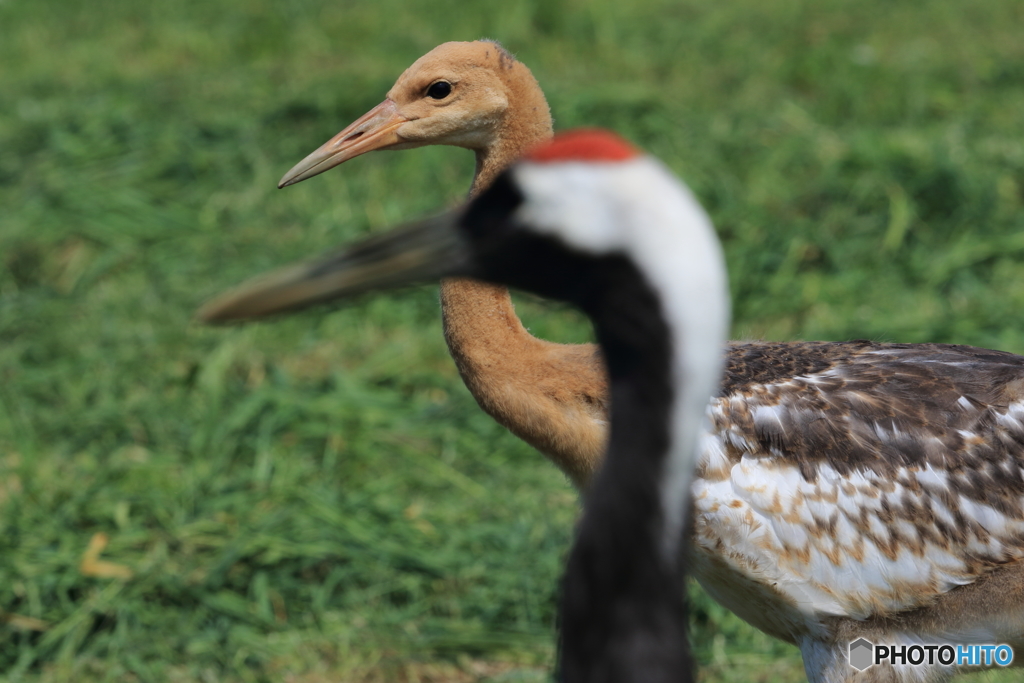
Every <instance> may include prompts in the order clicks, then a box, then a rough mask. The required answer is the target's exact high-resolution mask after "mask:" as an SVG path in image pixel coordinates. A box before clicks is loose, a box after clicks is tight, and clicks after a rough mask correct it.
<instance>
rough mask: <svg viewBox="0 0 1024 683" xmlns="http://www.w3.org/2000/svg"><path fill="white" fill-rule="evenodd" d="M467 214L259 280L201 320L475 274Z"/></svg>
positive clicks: (206, 309)
mask: <svg viewBox="0 0 1024 683" xmlns="http://www.w3.org/2000/svg"><path fill="white" fill-rule="evenodd" d="M461 215H462V214H461V211H450V212H448V213H444V214H441V215H440V216H435V217H434V218H428V219H427V220H424V221H418V222H415V223H410V224H407V225H405V226H402V227H399V228H396V229H395V230H392V231H391V232H387V233H384V234H382V235H375V236H373V237H370V238H367V239H365V240H362V241H360V242H357V243H355V244H353V245H351V246H349V247H345V248H342V249H340V250H339V251H336V252H334V253H332V254H327V255H325V256H322V257H320V258H318V259H315V260H313V261H307V262H304V263H299V264H293V265H291V266H286V267H284V268H281V269H280V270H276V271H274V272H271V273H269V274H266V275H262V276H258V277H256V278H253V279H252V280H249V281H248V282H245V283H243V284H241V285H239V286H238V287H236V288H234V289H232V290H230V291H227V292H225V293H223V294H221V295H219V296H218V297H216V298H215V299H213V300H212V301H210V302H209V303H207V304H206V305H205V306H203V307H202V308H201V309H200V310H199V311H198V312H197V314H196V317H197V318H198V319H199V320H201V321H203V322H206V323H226V322H231V321H236V320H251V319H254V318H262V317H265V316H268V315H272V314H274V313H283V312H286V311H295V310H299V309H302V308H306V307H308V306H312V305H314V304H318V303H324V302H327V301H332V300H334V299H340V298H344V297H349V296H353V295H356V294H361V293H364V292H368V291H372V290H377V289H391V288H394V287H401V286H403V285H410V284H416V283H419V282H428V281H435V280H438V279H440V278H442V277H446V276H450V275H472V274H473V272H472V268H471V260H470V253H469V249H468V248H467V246H466V244H465V242H464V240H463V238H462V237H461V236H460V234H459V232H458V227H457V226H458V221H459V217H460V216H461Z"/></svg>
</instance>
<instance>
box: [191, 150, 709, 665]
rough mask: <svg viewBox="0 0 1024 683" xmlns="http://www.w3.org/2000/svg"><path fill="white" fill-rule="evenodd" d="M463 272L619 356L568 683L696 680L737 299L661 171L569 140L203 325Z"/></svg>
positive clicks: (566, 631) (611, 364)
mask: <svg viewBox="0 0 1024 683" xmlns="http://www.w3.org/2000/svg"><path fill="white" fill-rule="evenodd" d="M451 275H460V276H473V277H478V278H484V279H487V280H489V281H492V282H497V283H502V284H506V285H512V286H515V287H519V288H522V289H525V290H528V291H532V292H535V293H537V294H540V295H542V296H548V297H553V298H558V299H564V300H566V301H568V302H571V303H573V304H575V305H577V306H579V307H580V308H581V309H582V310H583V311H584V312H585V313H586V314H587V315H588V316H589V317H590V318H591V320H592V321H593V323H594V329H595V333H596V335H597V338H598V340H599V341H600V344H601V347H602V349H603V350H604V353H605V358H606V359H607V361H608V372H609V377H610V382H611V394H612V399H613V405H614V410H613V411H612V415H611V439H610V442H609V446H608V452H607V458H606V460H605V464H604V466H603V468H602V469H601V472H600V473H599V474H598V475H597V476H596V478H595V481H594V482H593V484H592V486H591V487H590V489H589V491H588V492H587V494H586V505H585V512H584V517H583V521H582V523H581V524H580V527H579V531H578V534H577V538H576V542H575V545H574V547H573V550H572V551H571V553H570V557H569V563H568V568H567V572H566V577H565V581H564V586H563V591H562V602H561V628H562V631H561V647H560V658H559V678H560V680H562V681H565V682H566V683H633V682H635V683H680V682H683V681H690V680H692V677H691V671H690V668H691V667H690V660H689V655H688V650H687V645H686V611H685V605H684V604H683V601H682V593H681V592H680V591H679V590H678V586H679V584H678V581H679V577H680V576H681V575H682V568H681V566H680V562H679V559H680V556H681V555H682V545H683V541H684V540H685V539H684V533H683V528H682V524H681V523H680V520H681V519H682V518H683V516H684V511H685V506H686V505H687V494H688V489H689V485H690V482H691V480H692V477H693V467H694V463H695V456H696V451H697V440H698V438H699V436H700V434H701V421H702V420H703V417H704V412H705V407H706V406H707V403H708V401H709V400H710V398H711V396H712V395H713V393H714V392H715V390H716V388H717V385H718V380H719V377H720V372H721V358H720V357H721V350H722V347H723V345H724V343H725V332H726V327H727V324H728V295H727V293H726V279H725V271H724V266H723V263H722V255H721V251H720V248H719V246H718V242H717V240H716V238H715V234H714V230H713V229H712V227H711V224H710V221H709V220H708V219H707V217H706V216H705V214H704V212H703V211H702V210H701V208H700V206H699V205H698V204H697V202H696V201H695V200H694V199H693V197H692V195H691V194H690V193H689V192H688V191H687V190H686V188H685V187H683V186H682V185H681V184H680V183H679V182H678V181H677V180H675V178H673V176H672V174H671V173H669V172H668V171H667V169H665V168H664V167H663V166H662V165H661V164H659V163H658V162H656V161H655V160H653V159H651V158H649V157H643V156H639V155H638V154H637V153H636V152H635V151H634V150H633V148H631V147H630V146H629V145H627V144H626V143H625V142H623V141H622V140H621V139H619V138H617V137H615V136H613V135H611V134H609V133H605V132H599V131H580V132H576V133H572V134H566V135H563V136H560V137H557V138H555V140H554V141H553V142H551V143H549V144H547V145H546V146H543V147H541V148H539V149H537V150H536V151H534V152H532V153H531V154H530V155H529V156H528V157H527V159H526V160H525V161H524V162H523V163H521V164H519V165H517V166H515V167H514V168H512V169H511V170H510V171H508V172H506V173H504V174H502V175H501V176H499V177H498V178H497V180H496V181H495V182H494V183H493V185H492V186H491V187H490V188H489V189H487V190H485V191H483V192H482V193H481V194H480V195H479V196H478V197H477V199H476V200H474V201H473V202H472V203H471V204H470V205H469V206H468V207H467V209H466V210H465V211H456V212H453V213H449V214H445V215H442V216H440V217H438V218H434V219H431V220H427V221H424V222H421V223H417V224H413V225H411V226H410V227H407V228H405V229H404V230H399V231H395V232H392V233H389V234H386V235H382V236H379V237H373V238H370V239H368V240H365V241H363V242H362V243H360V244H356V245H355V246H352V247H350V248H348V249H344V250H342V251H340V252H338V253H336V254H334V255H332V256H329V257H327V258H324V259H321V260H319V261H316V262H313V263H309V264H303V265H299V266H294V267H291V268H287V269H285V270H282V271H279V272H278V273H276V274H272V275H271V276H269V277H268V278H264V279H261V280H259V281H257V282H255V283H253V284H251V285H247V286H243V288H242V289H241V290H239V291H236V292H234V293H230V294H228V295H227V296H226V297H224V298H221V299H219V300H217V301H214V302H212V303H211V304H210V305H208V306H207V307H206V308H205V309H204V311H203V312H202V314H201V315H202V317H204V318H205V319H207V320H223V319H230V318H237V317H252V316H258V315H262V314H264V313H267V312H270V311H275V310H285V309H289V308H294V307H300V306H304V305H308V304H309V303H311V302H314V301H320V300H328V299H332V298H337V297H339V296H343V295H346V294H351V293H355V292H361V291H366V290H368V289H376V288H381V287H392V286H397V285H401V284H404V283H406V282H413V281H423V280H430V279H436V278H439V277H442V276H451Z"/></svg>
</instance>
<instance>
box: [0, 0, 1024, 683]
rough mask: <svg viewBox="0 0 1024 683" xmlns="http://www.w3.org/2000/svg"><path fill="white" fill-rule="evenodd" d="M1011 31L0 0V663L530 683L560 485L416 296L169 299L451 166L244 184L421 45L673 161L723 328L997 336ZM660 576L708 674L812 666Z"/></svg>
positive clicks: (878, 3) (382, 168)
mask: <svg viewBox="0 0 1024 683" xmlns="http://www.w3.org/2000/svg"><path fill="white" fill-rule="evenodd" d="M1022 30H1024V5H1022V4H1021V3H1020V2H1018V0H985V2H972V3H965V2H962V1H961V0H917V1H914V2H902V3H891V2H888V1H886V0H861V1H860V2H852V1H847V0H828V1H817V2H811V1H810V0H804V1H796V0H781V1H779V2H770V3H766V2H762V1H760V0H732V1H731V2H718V1H712V0H672V1H668V0H638V1H636V2H632V3H620V2H613V1H611V0H596V1H592V2H584V1H583V0H567V1H566V2H562V3H554V2H546V1H542V0H535V1H532V2H530V1H527V2H518V3H502V4H499V3H483V2H479V3H469V2H466V1H465V0H459V1H456V0H438V1H436V2H432V3H413V2H407V1H403V0H377V1H376V2H372V3H370V2H366V3H357V2H351V1H348V2H346V1H338V0H335V1H334V2H323V1H321V0H274V1H271V0H245V1H242V0H206V1H204V2H198V1H195V0H183V1H182V2H177V3H138V2H130V1H129V0H94V2H90V3H68V2H60V1H58V0H32V2H27V1H26V0H0V677H2V679H3V680H6V681H26V682H29V681H31V682H40V683H42V682H51V681H71V680H74V681H126V682H127V681H201V682H203V683H209V682H212V681H231V682H234V681H239V682H245V683H248V682H255V681H289V682H295V683H300V682H301V683H313V682H318V681H338V680H343V681H384V680H397V681H476V680H488V681H499V680H500V681H541V680H546V677H547V673H546V671H547V668H548V667H549V666H550V663H551V660H552V636H553V630H552V622H553V614H554V601H553V598H554V590H555V585H556V581H557V578H558V576H559V571H560V562H561V558H562V557H563V555H564V553H565V551H566V549H567V544H568V542H569V538H570V530H571V525H572V522H573V519H574V518H575V516H576V514H577V510H578V509H577V503H576V497H575V494H574V493H573V491H572V490H571V489H570V487H569V486H568V485H567V484H566V482H565V481H564V480H563V478H562V477H561V476H560V475H559V474H558V473H557V472H556V471H555V470H554V469H553V468H552V467H551V466H549V465H547V464H546V463H545V462H544V461H542V459H541V458H540V457H539V456H538V455H537V454H536V453H534V452H533V451H531V449H529V448H528V447H526V446H525V445H523V444H522V443H520V442H518V441H517V440H516V439H514V438H512V437H511V436H509V435H508V434H507V433H505V432H504V431H503V430H502V429H501V428H499V427H498V426H497V425H495V424H494V423H493V422H492V421H491V420H490V419H489V418H487V417H486V416H484V415H483V414H482V413H481V412H480V411H479V410H478V409H477V407H476V406H475V404H474V403H473V401H472V399H471V398H470V397H469V396H468V394H467V392H466V390H465V389H464V388H463V386H462V383H461V382H460V381H459V379H458V376H457V374H456V372H455V370H454V368H453V366H452V363H451V361H450V360H449V359H448V357H447V354H446V352H445V348H444V344H443V341H442V338H441V332H440V322H439V314H438V306H437V301H436V296H437V295H436V291H435V290H434V289H430V288H428V289H422V290H416V291H409V292H406V293H403V294H400V295H396V296H390V297H378V298H369V299H366V300H363V301H362V302H359V303H358V304H357V305H354V306H351V307H349V308H347V309H345V310H340V311H337V312H333V313H330V314H328V315H324V314H323V313H322V312H320V313H310V314H305V315H302V316H299V317H297V318H294V319H288V320H281V321H276V322H273V323H270V324H262V325H255V326H250V327H242V328H234V329H204V328H201V327H198V326H196V325H194V324H193V323H191V322H190V316H191V314H192V312H193V310H194V309H195V307H196V306H197V305H198V304H200V303H201V302H202V301H203V300H204V298H206V297H208V296H210V295H212V294H213V293H215V292H217V291H218V290H220V289H222V288H223V287H225V286H227V285H230V284H233V283H235V282H236V281H238V280H240V279H242V278H244V277H246V276H248V275H251V274H253V273H255V272H257V271H260V270H263V269H266V268H268V267H272V266H274V265H277V264H280V263H282V262H284V261H285V260H287V259H290V258H293V257H299V256H303V255H306V254H310V253H315V252H317V251H319V250H322V249H324V248H326V247H328V246H331V245H333V244H335V243H337V242H339V241H341V240H344V239H347V238H351V237H353V236H355V235H358V234H362V233H364V232H367V231H371V230H375V229H379V228H382V227H384V226H386V225H388V224H390V223H393V222H396V221H398V220H401V219H403V218H408V217H412V216H418V215H421V214H423V213H426V212H430V211H435V210H437V209H439V208H442V207H444V206H447V205H450V204H452V203H454V202H456V201H458V200H459V199H460V198H461V197H462V196H464V193H465V191H466V189H467V187H468V185H469V181H470V177H471V173H472V167H473V164H472V161H471V155H470V153H468V152H466V151H464V150H457V149H441V148H437V149H434V148H430V149H423V150H416V151H411V152H402V153H394V154H377V155H370V156H368V157H364V158H360V159H357V160H355V161H352V162H349V163H348V164H346V165H344V166H342V167H341V168H339V169H337V170H335V171H331V172H330V173H329V174H327V175H325V176H324V177H321V178H316V179H314V180H311V181H308V182H305V183H302V184H301V185H299V186H296V187H294V188H289V189H288V190H287V191H283V192H278V191H277V190H276V189H275V183H276V181H277V179H278V178H279V177H280V175H281V174H282V173H283V172H284V171H285V170H287V169H288V168H290V167H291V166H292V164H294V163H295V162H296V161H298V160H299V159H301V158H302V157H303V156H305V155H306V154H307V153H308V152H310V151H312V150H313V149H314V148H315V147H317V146H319V145H320V144H321V143H322V142H323V141H325V140H326V139H327V138H328V137H330V136H331V135H333V134H334V133H335V132H337V131H338V130H340V129H341V128H342V127H343V126H344V125H346V124H347V123H348V122H350V121H351V120H352V119H354V118H355V117H357V116H358V115H360V114H362V113H363V112H364V111H366V110H367V109H369V108H370V107H371V106H373V105H375V104H377V103H378V102H379V101H380V100H381V99H382V98H383V96H384V94H385V92H386V91H387V89H388V88H389V86H390V85H391V83H392V82H393V81H394V79H395V78H396V77H397V76H398V74H399V73H401V71H402V70H403V69H404V68H405V67H406V66H408V65H409V64H410V63H411V62H412V61H413V60H414V59H416V58H417V57H419V56H420V55H421V54H423V53H424V52H426V51H428V50H429V49H431V48H432V47H434V46H435V45H436V44H438V43H440V42H443V41H446V40H472V39H476V38H479V37H483V36H487V37H492V38H496V39H499V40H501V41H503V42H504V44H505V45H506V46H507V47H508V48H509V49H510V50H512V51H513V52H515V53H516V54H517V55H518V56H519V58H520V59H522V60H523V61H524V62H526V63H527V64H528V65H529V66H530V67H531V69H532V70H533V72H534V74H535V75H536V76H537V77H538V79H539V80H540V83H541V85H542V86H543V87H544V88H545V90H546V92H547V93H548V96H549V99H550V102H551V105H552V109H553V112H554V115H555V118H556V124H557V126H558V127H560V128H565V127H569V126H574V125H580V124H587V125H601V126H608V127H611V128H614V129H616V130H618V131H620V132H621V133H622V134H624V135H625V136H627V137H628V138H630V139H632V140H634V141H636V142H637V143H638V144H640V145H641V146H643V147H644V148H646V149H648V150H650V151H651V152H653V153H655V154H656V155H658V156H659V157H661V158H662V159H664V160H665V161H666V162H667V163H668V164H669V165H670V166H672V167H673V168H674V169H676V170H677V171H678V172H679V173H680V174H681V175H682V176H683V177H684V178H686V179H687V181H688V182H689V183H690V184H691V185H692V187H693V188H694V190H695V191H696V193H697V194H698V195H699V196H700V198H701V199H702V201H703V202H704V204H705V206H706V207H707V208H708V210H709V211H710V213H711V214H712V217H713V218H714V220H715V223H716V225H717V226H718V229H719V231H720V234H721V236H722V238H723V240H724V242H725V247H726V251H727V254H728V260H729V266H730V269H731V275H730V277H731V283H732V291H733V295H734V298H735V324H734V333H735V336H737V337H743V338H764V339H798V338H803V339H849V338H863V337H869V338H872V339H881V340H895V341H903V342H916V341H937V342H956V343H965V344H975V345H979V346H986V347H992V348H998V349H1005V350H1008V351H1014V352H1017V353H1022V352H1024V316H1022V315H1021V313H1022V311H1024V211H1022V209H1024V207H1022V204H1024V115H1022V113H1024V40H1022V39H1021V35H1022ZM519 306H520V311H521V312H522V314H523V316H524V318H525V320H526V322H527V324H528V325H529V326H530V327H531V328H532V330H533V331H534V332H535V333H537V334H539V335H541V336H544V337H547V338H551V339H555V340H559V341H580V340H584V339H586V338H587V336H588V331H587V327H586V324H585V323H584V321H582V320H581V318H580V317H579V316H578V315H576V314H575V313H573V312H571V311H568V310H565V309H562V308H559V307H556V306H551V305H548V304H544V303H541V302H538V301H536V300H532V299H525V298H523V297H520V299H519ZM97 534H104V535H105V537H106V538H107V539H109V544H107V545H106V546H105V547H102V548H101V546H102V545H103V544H102V542H101V541H102V538H103V537H100V536H97ZM91 541H92V542H93V543H94V544H95V545H94V546H93V549H92V551H90V552H88V553H87V548H88V547H89V545H90V542H91ZM97 553H99V554H97ZM691 594H692V597H693V608H692V611H693V615H694V616H693V620H694V629H693V638H694V642H695V648H696V652H697V655H698V657H699V661H700V664H701V680H703V681H706V682H709V681H716V682H717V681H760V682H765V683H767V682H774V681H800V680H803V673H802V667H801V665H800V662H799V656H798V653H797V652H796V650H795V649H794V648H792V647H790V646H786V645H782V644H780V643H776V642H774V641H771V640H770V639H768V638H767V637H765V636H763V635H761V634H759V633H758V632H756V631H754V630H752V629H750V628H749V627H747V626H745V625H744V624H743V623H742V622H739V621H738V620H737V619H736V618H735V617H732V616H731V615H729V614H728V613H726V612H725V611H724V610H722V609H721V608H719V607H718V606H717V605H715V604H714V603H712V602H711V601H710V600H708V599H707V598H706V596H704V595H703V594H702V593H701V592H700V591H699V589H696V588H694V589H693V590H692V591H691ZM982 678H983V679H984V680H991V681H997V680H998V681H1009V680H1011V679H1012V680H1017V678H1016V677H1014V676H1012V675H1007V674H1003V675H1002V676H999V675H993V674H988V675H984V676H981V677H978V679H975V680H979V679H982Z"/></svg>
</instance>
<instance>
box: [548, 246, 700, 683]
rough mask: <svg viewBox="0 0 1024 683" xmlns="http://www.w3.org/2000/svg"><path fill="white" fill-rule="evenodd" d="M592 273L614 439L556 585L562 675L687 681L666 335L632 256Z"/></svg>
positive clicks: (592, 681) (578, 680)
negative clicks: (670, 492) (675, 545)
mask: <svg viewBox="0 0 1024 683" xmlns="http://www.w3.org/2000/svg"><path fill="white" fill-rule="evenodd" d="M601 272H602V273H607V275H608V279H607V280H606V282H607V285H606V286H603V287H595V288H593V289H592V290H591V292H593V295H594V299H593V300H591V301H585V302H580V303H581V305H583V306H584V308H585V310H587V311H588V313H590V315H591V318H592V319H593V322H594V326H595V330H596V332H597V337H598V341H599V342H600V344H601V348H602V349H603V351H604V353H605V357H606V359H607V363H608V372H609V378H610V380H611V402H612V419H611V422H612V424H611V439H610V442H609V446H608V455H607V458H606V460H605V464H604V466H603V467H602V469H601V471H600V472H599V474H598V476H597V478H596V480H595V482H594V484H593V486H592V488H591V489H590V490H589V492H588V494H587V497H586V507H585V514H584V517H583V521H582V523H581V524H580V526H579V531H578V533H577V537H576V544H575V546H574V547H573V549H572V552H571V554H570V556H569V562H568V567H567V570H566V575H565V579H564V583H563V586H562V604H561V611H560V612H561V651H560V657H559V680H561V681H563V682H564V683H596V682H598V681H602V682H605V681H606V682H608V683H613V682H614V683H625V682H627V681H628V682H633V681H635V682H636V683H640V682H641V681H643V682H645V683H669V682H672V683H679V682H680V681H690V680H691V669H692V666H691V661H690V656H689V649H688V643H687V637H686V626H687V616H686V607H685V603H684V594H683V590H684V585H685V584H684V582H683V573H682V568H681V567H680V566H679V565H678V564H677V562H676V561H666V558H665V557H664V550H663V549H664V547H665V544H664V542H663V529H664V526H665V525H664V520H663V516H662V506H661V495H660V494H661V488H660V482H661V480H662V477H663V473H664V465H665V458H666V456H667V454H668V450H669V444H670V440H671V433H670V419H671V407H672V400H673V391H672V384H671V377H672V367H671V362H672V355H671V336H670V333H669V329H668V326H667V325H666V323H665V321H664V318H663V317H662V313H661V306H660V304H659V301H658V299H657V297H656V296H655V294H654V293H653V291H652V290H651V288H650V287H649V286H648V285H647V283H646V281H645V280H644V278H643V277H642V275H641V274H640V273H639V272H638V271H637V270H636V268H635V267H633V266H632V264H631V263H630V262H628V261H627V260H625V259H623V258H614V259H608V260H606V262H605V263H603V264H602V265H601ZM673 560H675V558H673Z"/></svg>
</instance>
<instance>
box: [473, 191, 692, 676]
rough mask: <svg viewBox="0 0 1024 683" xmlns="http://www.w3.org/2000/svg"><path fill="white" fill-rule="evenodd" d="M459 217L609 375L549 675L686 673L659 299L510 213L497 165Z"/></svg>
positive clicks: (626, 265) (514, 199) (627, 266)
mask: <svg viewBox="0 0 1024 683" xmlns="http://www.w3.org/2000/svg"><path fill="white" fill-rule="evenodd" d="M485 193H486V196H487V199H488V201H486V202H485V201H477V202H473V203H472V204H470V205H469V209H468V210H467V213H466V215H465V217H464V218H463V230H464V234H465V236H466V238H467V239H468V240H469V241H470V242H471V243H472V244H473V248H474V250H475V256H476V262H477V263H478V264H479V267H480V269H481V270H480V272H479V273H470V274H473V275H477V274H478V275H480V276H482V277H484V278H486V279H489V280H491V281H493V282H496V283H500V284H505V285H509V286H512V287H517V288H521V289H525V290H528V291H531V292H534V293H536V294H540V295H541V296H547V297H551V298H556V299H561V300H563V301H568V302H571V303H574V304H576V305H577V306H579V307H580V308H582V309H583V311H584V312H585V313H587V314H588V315H589V316H590V318H591V320H592V322H593V323H594V329H595V331H596V333H597V338H598V341H599V342H600V344H601V348H602V351H603V352H604V355H605V359H606V361H607V364H608V372H609V378H610V380H611V402H612V419H611V421H612V425H611V441H610V443H609V447H608V455H607V458H606V460H605V464H604V466H603V467H602V469H601V471H600V472H599V473H598V475H597V477H596V480H595V481H594V483H593V485H592V487H591V488H590V490H589V492H588V493H587V496H586V506H585V513H584V517H583V521H582V522H581V524H580V526H579V532H578V534H577V538H576V543H575V545H574V547H573V549H572V551H571V553H570V556H569V562H568V568H567V570H566V575H565V579H564V583H563V587H562V601H561V608H560V620H561V647H560V656H559V679H560V680H561V681H564V682H565V683H632V682H634V681H635V682H636V683H641V682H642V683H680V682H689V681H691V680H692V678H691V662H690V656H689V649H688V644H687V639H686V625H687V622H686V606H685V603H684V594H683V590H684V585H685V584H684V582H683V573H682V570H681V567H680V566H679V563H678V562H677V561H676V558H671V559H667V558H665V556H664V550H663V549H664V547H665V543H664V538H663V528H664V526H665V525H664V520H663V518H662V506H661V487H660V483H661V481H662V478H663V470H664V466H665V459H666V457H667V455H668V452H669V446H670V441H671V431H670V427H671V410H672V402H673V399H674V395H673V388H672V376H673V372H672V338H671V335H670V331H669V328H668V325H667V323H666V322H665V319H664V316H663V313H662V307H661V303H660V301H659V299H658V296H657V295H656V294H655V292H654V290H653V289H652V288H651V286H650V285H649V284H648V282H647V280H646V279H645V278H644V276H643V274H642V273H641V272H640V271H639V270H638V269H637V268H636V266H635V265H634V264H633V262H632V261H630V260H629V259H627V258H626V257H624V256H593V255H589V254H584V253H581V252H579V251H576V250H573V249H570V248H568V247H566V246H565V245H564V244H563V243H561V242H559V241H557V240H555V239H552V238H547V237H543V236H540V235H537V234H536V233H533V232H531V231H530V230H529V229H528V228H525V227H523V226H520V225H518V224H516V222H515V218H514V216H515V209H516V208H517V207H518V206H519V205H520V203H521V202H522V195H521V194H520V192H519V190H518V188H517V187H516V185H515V184H514V183H513V182H511V180H510V178H509V176H508V174H504V175H502V176H499V177H498V178H497V179H496V180H495V182H494V183H493V184H492V185H491V187H489V188H488V189H487V190H486V191H485Z"/></svg>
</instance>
